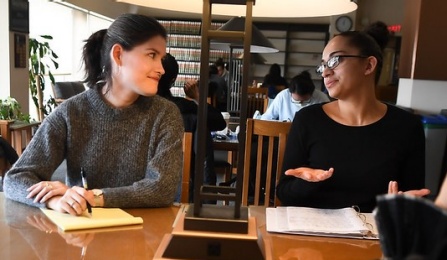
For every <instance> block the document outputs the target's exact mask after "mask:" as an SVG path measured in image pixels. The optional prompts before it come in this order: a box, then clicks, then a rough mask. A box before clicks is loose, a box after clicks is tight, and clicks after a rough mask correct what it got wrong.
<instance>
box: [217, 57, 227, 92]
mask: <svg viewBox="0 0 447 260" xmlns="http://www.w3.org/2000/svg"><path fill="white" fill-rule="evenodd" d="M214 66H216V67H217V75H219V77H221V78H223V79H224V80H225V82H226V83H227V86H229V85H230V84H229V83H230V73H229V72H228V70H227V66H226V64H225V62H224V61H223V59H222V58H218V59H217V60H216V61H215V62H214Z"/></svg>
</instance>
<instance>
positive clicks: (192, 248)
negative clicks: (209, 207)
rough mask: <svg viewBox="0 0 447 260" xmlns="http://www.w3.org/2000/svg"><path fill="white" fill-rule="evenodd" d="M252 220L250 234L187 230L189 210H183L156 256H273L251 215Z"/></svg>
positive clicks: (164, 257)
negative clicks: (186, 213) (186, 218)
mask: <svg viewBox="0 0 447 260" xmlns="http://www.w3.org/2000/svg"><path fill="white" fill-rule="evenodd" d="M248 222H249V224H248V225H249V228H248V233H246V234H234V233H223V232H207V231H190V230H185V229H184V223H185V213H183V212H181V213H180V216H178V219H177V221H176V223H175V226H174V229H173V231H172V233H171V234H166V235H165V236H164V237H163V240H162V241H161V244H160V246H159V247H158V249H157V252H156V253H155V256H154V259H159V260H163V259H164V260H166V259H216V260H220V259H235V260H238V259H241V260H242V259H243V260H246V259H253V260H257V259H271V257H269V256H270V255H271V252H270V247H266V246H265V244H264V240H263V239H262V237H261V235H260V234H258V232H257V227H256V219H255V218H254V217H249V221H248ZM266 249H267V250H266ZM266 255H267V256H266Z"/></svg>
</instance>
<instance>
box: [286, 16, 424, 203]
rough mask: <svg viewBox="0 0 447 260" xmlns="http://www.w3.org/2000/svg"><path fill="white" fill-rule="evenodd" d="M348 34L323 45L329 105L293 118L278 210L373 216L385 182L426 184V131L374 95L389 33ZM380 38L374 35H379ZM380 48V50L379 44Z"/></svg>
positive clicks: (417, 186)
mask: <svg viewBox="0 0 447 260" xmlns="http://www.w3.org/2000/svg"><path fill="white" fill-rule="evenodd" d="M371 29H372V28H367V30H366V31H348V32H343V33H340V34H338V35H336V36H334V38H332V39H331V40H330V41H329V43H328V44H327V45H326V47H325V48H324V51H323V54H322V58H323V59H322V62H321V64H320V65H319V66H318V67H317V72H318V73H320V74H321V76H322V77H323V78H324V83H325V85H326V88H327V90H328V93H329V96H330V97H332V98H334V99H336V100H335V101H332V102H329V103H324V104H315V105H311V106H308V107H305V108H303V109H301V110H300V111H299V112H297V113H296V115H295V118H294V120H293V122H292V126H291V128H290V132H289V135H288V138H287V145H286V150H285V156H284V161H283V162H284V163H283V171H282V172H283V174H282V176H281V178H280V181H279V183H278V185H277V196H278V198H279V200H280V201H281V203H282V205H284V206H303V207H315V208H343V207H351V206H353V205H357V206H358V207H359V208H360V210H361V211H362V212H371V211H372V210H373V209H374V207H375V206H376V196H377V195H379V194H385V193H387V188H388V186H389V182H390V181H391V180H394V181H397V182H398V183H399V185H400V186H401V188H402V190H417V189H421V188H422V187H423V186H424V182H425V174H424V172H425V134H424V129H423V125H422V122H421V120H420V118H419V117H418V116H416V115H414V114H412V113H409V112H407V111H404V110H402V109H400V108H398V107H396V106H393V105H389V104H385V103H383V102H381V101H379V100H378V99H377V98H376V96H375V87H376V85H377V82H378V79H379V76H380V72H381V69H382V64H383V56H382V49H383V48H384V47H385V44H386V41H385V40H380V39H387V38H388V37H389V32H388V30H387V26H386V25H385V24H383V23H375V24H374V28H373V29H374V30H375V31H376V32H377V31H380V32H381V34H377V33H375V35H374V36H375V37H374V38H373V37H372V35H370V34H368V32H369V31H370V30H371ZM377 37H380V38H377ZM380 42H381V43H385V44H381V45H379V43H380Z"/></svg>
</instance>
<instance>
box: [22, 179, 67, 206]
mask: <svg viewBox="0 0 447 260" xmlns="http://www.w3.org/2000/svg"><path fill="white" fill-rule="evenodd" d="M67 189H68V186H67V185H65V184H63V183H62V182H60V181H41V182H39V183H36V184H34V185H33V186H31V187H29V188H28V189H27V191H28V192H29V193H28V196H26V197H27V198H34V202H35V203H45V202H46V201H48V200H49V199H50V198H52V197H54V196H57V195H64V194H65V192H66V191H67Z"/></svg>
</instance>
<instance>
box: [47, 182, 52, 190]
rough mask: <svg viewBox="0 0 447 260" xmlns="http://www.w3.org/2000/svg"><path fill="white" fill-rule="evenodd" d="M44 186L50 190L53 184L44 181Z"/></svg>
mask: <svg viewBox="0 0 447 260" xmlns="http://www.w3.org/2000/svg"><path fill="white" fill-rule="evenodd" d="M45 187H47V188H48V189H50V190H51V189H52V188H53V186H51V184H49V183H48V182H46V183H45Z"/></svg>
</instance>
